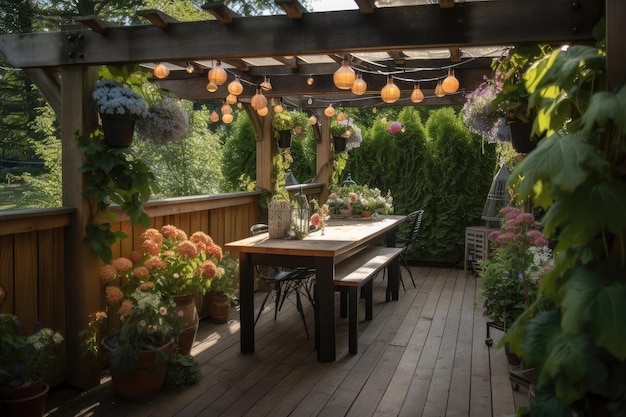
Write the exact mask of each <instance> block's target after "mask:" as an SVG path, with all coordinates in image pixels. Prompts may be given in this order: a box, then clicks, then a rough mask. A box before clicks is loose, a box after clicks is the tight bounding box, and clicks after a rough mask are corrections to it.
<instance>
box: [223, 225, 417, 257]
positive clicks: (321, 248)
mask: <svg viewBox="0 0 626 417" xmlns="http://www.w3.org/2000/svg"><path fill="white" fill-rule="evenodd" d="M404 219H405V216H395V215H394V216H385V217H382V218H378V219H376V218H371V219H367V218H350V219H330V220H329V221H328V222H327V224H326V227H325V229H324V234H322V231H321V230H316V231H315V232H311V233H310V234H309V235H308V236H306V237H305V238H303V239H295V240H290V239H270V238H269V237H268V233H263V234H260V235H257V236H252V237H248V238H245V239H241V240H238V241H235V242H230V243H227V244H226V245H225V250H230V251H233V252H245V253H277V254H278V253H279V254H281V255H297V256H322V257H335V256H337V255H341V254H343V253H345V252H347V251H349V250H351V249H353V248H354V247H356V246H359V245H360V244H362V243H363V242H364V241H371V240H373V239H376V237H378V236H381V237H382V236H384V234H385V233H386V232H388V231H389V230H391V229H393V228H395V227H397V225H398V223H401V222H403V221H404Z"/></svg>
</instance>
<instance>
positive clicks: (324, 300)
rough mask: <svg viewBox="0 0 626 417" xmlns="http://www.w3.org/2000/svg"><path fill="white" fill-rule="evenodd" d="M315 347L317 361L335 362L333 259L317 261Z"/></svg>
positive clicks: (317, 259)
mask: <svg viewBox="0 0 626 417" xmlns="http://www.w3.org/2000/svg"><path fill="white" fill-rule="evenodd" d="M315 270H316V271H315V275H316V277H315V281H316V284H315V298H316V300H315V346H316V348H317V360H318V361H320V362H332V361H334V360H335V288H334V285H333V277H334V274H335V267H334V263H333V258H321V257H320V258H316V260H315Z"/></svg>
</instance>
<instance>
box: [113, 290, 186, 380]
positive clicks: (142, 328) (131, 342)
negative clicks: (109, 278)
mask: <svg viewBox="0 0 626 417" xmlns="http://www.w3.org/2000/svg"><path fill="white" fill-rule="evenodd" d="M107 302H108V303H109V305H110V306H118V305H119V309H118V314H119V315H120V319H121V320H122V326H121V328H120V332H119V334H117V335H114V336H112V337H109V338H107V339H105V340H106V343H103V344H104V345H105V347H106V349H107V351H108V353H109V355H111V356H112V357H113V359H112V361H111V368H113V369H119V370H120V372H122V373H124V374H126V373H128V372H130V371H132V370H133V369H135V367H136V366H137V362H138V360H139V352H141V351H154V352H157V355H156V357H155V366H156V365H158V364H159V363H161V362H162V361H164V360H165V359H166V355H165V354H163V353H161V352H159V351H158V349H159V348H160V347H163V346H165V345H167V344H168V343H169V342H170V341H172V340H173V338H174V337H175V336H176V335H177V334H178V332H179V330H180V317H179V316H178V314H177V313H176V309H175V307H176V304H175V303H174V301H173V300H172V299H171V297H168V298H163V297H162V296H161V295H160V294H159V293H158V292H156V291H154V288H153V287H152V286H150V285H143V286H140V287H138V288H137V289H136V290H135V291H133V292H132V293H130V294H129V295H127V296H125V295H124V293H122V292H121V291H120V290H119V289H117V288H115V287H108V291H107Z"/></svg>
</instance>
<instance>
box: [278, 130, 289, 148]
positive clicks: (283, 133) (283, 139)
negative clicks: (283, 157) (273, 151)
mask: <svg viewBox="0 0 626 417" xmlns="http://www.w3.org/2000/svg"><path fill="white" fill-rule="evenodd" d="M290 146H291V130H280V131H279V132H278V147H279V148H288V147H290Z"/></svg>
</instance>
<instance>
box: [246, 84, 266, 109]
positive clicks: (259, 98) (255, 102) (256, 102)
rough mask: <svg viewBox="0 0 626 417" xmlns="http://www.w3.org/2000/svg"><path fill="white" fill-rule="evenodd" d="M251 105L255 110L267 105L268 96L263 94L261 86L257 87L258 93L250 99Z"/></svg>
mask: <svg viewBox="0 0 626 417" xmlns="http://www.w3.org/2000/svg"><path fill="white" fill-rule="evenodd" d="M250 105H251V106H252V108H253V109H254V110H259V109H262V108H263V107H267V98H266V97H265V96H264V95H263V93H262V92H261V89H260V88H257V90H256V94H255V95H254V96H252V99H250Z"/></svg>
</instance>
